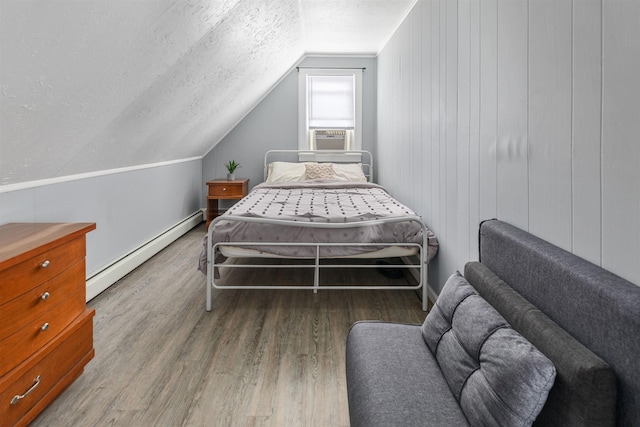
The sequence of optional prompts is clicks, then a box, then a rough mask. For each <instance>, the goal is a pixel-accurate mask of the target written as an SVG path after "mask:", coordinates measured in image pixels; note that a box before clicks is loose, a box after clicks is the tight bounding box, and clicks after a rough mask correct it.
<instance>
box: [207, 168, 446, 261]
mask: <svg viewBox="0 0 640 427" xmlns="http://www.w3.org/2000/svg"><path fill="white" fill-rule="evenodd" d="M230 215H233V216H239V217H250V218H270V219H277V220H286V221H297V222H316V223H323V224H326V223H354V226H353V227H348V228H339V229H328V228H309V227H301V226H295V225H293V226H292V225H280V224H278V225H266V224H258V223H248V222H234V221H218V222H217V223H216V224H215V228H214V229H213V234H212V240H213V242H214V243H215V242H279V243H289V242H314V243H328V242H333V243H350V242H369V243H417V244H422V243H423V238H422V235H423V231H422V227H421V225H420V224H419V223H418V222H416V221H405V222H398V223H392V224H379V225H368V226H366V227H363V226H358V225H357V223H358V222H362V221H370V220H378V219H384V218H398V217H407V216H414V217H416V218H417V217H418V216H417V215H416V213H415V212H413V211H412V210H411V209H409V208H408V207H406V206H404V205H403V204H401V203H400V202H398V201H397V200H395V199H394V198H393V197H391V196H390V195H389V193H387V192H386V190H385V189H384V188H383V187H381V186H380V185H377V184H372V183H366V182H362V183H360V182H338V181H332V180H313V181H306V182H295V183H263V184H259V185H257V186H256V187H254V188H253V190H252V191H251V192H250V193H249V195H248V196H247V197H245V198H244V199H242V200H241V201H239V202H238V203H236V204H235V205H234V206H233V207H232V208H231V209H229V210H228V211H227V212H226V213H225V216H230ZM428 245H429V248H428V258H429V259H431V258H432V257H433V256H434V255H435V254H436V252H437V249H438V241H437V239H436V237H435V235H434V234H433V233H432V232H431V231H430V230H429V231H428ZM204 246H205V249H206V246H207V245H206V244H205V245H204ZM252 249H256V250H259V251H262V252H265V253H270V254H274V255H280V256H287V257H300V258H304V257H313V256H314V255H315V247H310V246H306V247H305V246H289V245H282V246H267V245H264V246H254V247H252ZM377 249H379V247H372V246H369V247H366V246H365V247H363V246H329V247H322V248H321V252H320V256H322V257H340V256H350V255H355V254H361V253H367V252H372V251H374V250H377ZM205 262H206V255H205Z"/></svg>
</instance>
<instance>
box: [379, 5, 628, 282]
mask: <svg viewBox="0 0 640 427" xmlns="http://www.w3.org/2000/svg"><path fill="white" fill-rule="evenodd" d="M639 24H640V2H638V1H635V0H579V1H576V0H574V1H571V0H560V1H556V0H553V1H552V0H529V1H527V0H482V1H477V0H458V1H446V0H420V1H418V3H417V4H416V6H415V7H414V9H413V10H412V12H411V13H410V14H409V16H408V17H407V19H406V20H405V21H404V23H403V24H402V25H401V27H400V28H399V29H398V31H397V32H396V34H395V35H394V36H393V38H392V39H391V40H390V41H389V43H388V44H387V45H386V47H385V48H384V49H383V51H382V52H381V53H380V55H379V57H378V114H377V142H376V144H377V146H376V149H377V158H378V181H379V182H380V183H381V184H382V185H384V186H386V187H387V188H388V189H389V190H390V191H391V192H392V194H394V195H395V196H397V197H398V199H400V200H401V201H403V202H405V203H406V204H408V205H409V206H411V207H412V208H414V209H416V210H417V211H419V213H420V214H421V215H422V216H423V218H424V219H425V220H426V222H427V223H428V224H429V226H430V227H431V228H432V229H433V230H434V231H435V232H436V234H437V235H438V237H439V240H440V244H441V248H440V253H439V255H438V258H436V260H435V262H434V263H433V267H432V268H431V269H430V283H431V285H432V286H433V287H434V288H435V289H436V290H437V291H439V290H440V289H441V288H442V285H443V284H444V281H445V280H446V278H447V277H448V275H449V274H451V273H452V272H453V271H454V270H456V269H462V268H463V266H464V263H465V262H466V261H468V260H470V259H477V257H478V249H477V247H478V239H477V229H478V223H479V222H480V221H481V220H483V219H488V218H494V217H497V218H500V219H502V220H505V221H507V222H510V223H512V224H514V225H516V226H518V227H520V228H523V229H525V230H528V231H530V232H531V233H533V234H535V235H537V236H539V237H541V238H543V239H545V240H548V241H550V242H552V243H554V244H556V245H558V246H560V247H562V248H564V249H566V250H569V251H571V252H573V253H576V254H577V255H579V256H582V257H583V258H586V259H588V260H590V261H592V262H594V263H595V264H598V265H601V266H603V267H604V268H606V269H608V270H611V271H613V272H614V273H616V274H618V275H620V276H622V277H624V278H626V279H627V280H630V281H631V282H633V283H635V284H637V285H640V78H639V77H638V76H640V25H639Z"/></svg>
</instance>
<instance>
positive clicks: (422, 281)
mask: <svg viewBox="0 0 640 427" xmlns="http://www.w3.org/2000/svg"><path fill="white" fill-rule="evenodd" d="M220 221H240V222H255V223H261V224H269V225H277V226H283V227H291V226H295V227H310V228H322V229H327V228H331V229H345V228H357V227H367V226H375V225H381V224H391V223H401V222H407V221H411V222H415V223H418V224H419V225H420V227H421V228H422V244H417V243H399V242H389V243H384V242H383V243H379V242H376V243H369V242H348V243H309V242H305V243H303V242H294V243H289V242H287V243H282V242H281V243H265V242H246V241H243V242H216V243H215V244H214V245H213V246H211V243H210V242H212V233H213V230H214V227H215V226H216V224H217V223H218V222H220ZM428 238H429V230H428V228H427V226H426V225H425V224H424V222H423V221H422V219H421V218H420V217H418V216H406V217H394V218H384V219H376V220H370V221H360V222H357V223H354V222H345V223H316V222H300V221H286V220H277V219H264V218H253V217H241V216H233V215H223V216H219V217H217V218H216V219H214V220H213V222H212V223H211V225H210V226H209V229H208V230H207V245H208V250H207V284H206V288H207V290H206V293H207V295H206V298H207V299H206V309H207V311H211V308H212V302H213V288H216V289H225V288H226V289H307V290H313V291H314V292H317V291H318V290H319V289H359V290H367V289H395V290H418V289H422V293H421V295H422V309H423V310H424V311H427V304H428V297H427V291H428V286H427V277H428V263H429V246H428V243H429V242H428ZM257 246H259V247H261V248H264V247H265V246H305V247H307V248H309V247H311V248H314V251H313V252H314V253H315V256H314V257H313V259H314V260H315V261H314V263H313V264H307V265H299V264H292V265H281V264H280V265H278V266H277V268H307V269H313V276H314V280H313V283H311V284H306V285H303V284H300V285H299V286H278V285H270V284H252V285H243V286H233V285H220V284H218V283H216V279H215V274H214V271H215V269H216V268H219V267H224V268H274V267H276V266H265V265H257V264H241V265H229V264H223V263H216V261H215V260H216V254H217V253H218V252H219V251H220V250H221V249H222V248H223V247H241V248H251V247H257ZM330 246H341V247H360V248H365V249H364V250H363V252H364V253H363V254H359V255H358V257H359V258H379V257H380V255H378V254H379V252H377V250H378V249H380V248H388V247H402V248H407V249H415V252H416V255H417V259H418V261H417V262H415V263H409V264H403V265H395V266H392V268H399V269H411V270H413V271H417V272H418V275H417V276H418V277H419V280H418V283H417V284H416V285H407V286H398V285H392V286H391V285H368V284H358V285H344V286H343V285H334V284H332V285H322V284H321V283H320V270H321V269H327V268H377V267H379V266H378V265H362V264H339V265H338V264H330V263H322V264H321V263H320V260H321V259H322V257H321V249H322V248H325V247H330ZM368 248H371V251H369V249H368ZM261 256H262V257H269V254H265V253H264V251H262V253H261ZM274 257H278V258H283V257H282V256H274ZM305 258H306V259H309V257H305Z"/></svg>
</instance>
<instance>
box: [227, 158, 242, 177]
mask: <svg viewBox="0 0 640 427" xmlns="http://www.w3.org/2000/svg"><path fill="white" fill-rule="evenodd" d="M224 167H225V168H227V171H228V172H229V173H228V174H227V181H233V180H234V179H236V176H235V174H234V172H235V170H236V169H238V168H239V167H240V163H238V162H236V161H235V160H229V161H228V162H227V163H225V164H224Z"/></svg>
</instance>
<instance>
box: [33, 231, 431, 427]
mask: <svg viewBox="0 0 640 427" xmlns="http://www.w3.org/2000/svg"><path fill="white" fill-rule="evenodd" d="M204 234H205V229H204V225H200V226H198V227H196V228H194V229H193V230H191V231H190V232H189V233H187V234H186V235H185V236H183V237H182V238H180V239H179V240H177V241H176V242H174V243H173V244H172V245H171V246H169V247H168V248H166V249H165V250H163V251H162V252H160V253H159V254H157V255H156V256H155V257H153V258H152V259H150V260H149V261H147V262H146V263H145V264H143V265H142V266H140V267H139V268H138V269H136V270H135V271H133V272H132V273H130V274H129V275H128V276H126V277H125V278H124V279H122V280H121V281H119V282H118V283H117V284H116V285H114V286H112V287H111V288H109V289H108V290H107V291H105V292H104V293H103V294H101V295H99V296H98V297H96V298H95V299H93V300H92V301H91V302H90V303H89V306H90V307H93V308H95V309H96V317H95V320H94V346H95V349H96V356H95V358H94V359H93V360H92V361H91V362H90V363H89V364H88V365H87V367H86V368H85V372H84V373H83V374H82V376H81V377H80V378H79V379H78V380H77V381H76V382H75V383H74V384H72V385H71V386H70V387H69V388H68V389H67V390H66V391H65V392H64V393H63V394H62V395H61V396H60V397H59V398H58V399H57V400H56V401H55V402H54V403H53V404H52V405H51V406H50V407H49V408H47V409H46V410H45V411H44V412H43V413H42V414H41V415H40V416H39V417H38V418H37V419H36V420H35V421H34V422H33V423H32V426H348V425H349V411H348V405H347V394H346V382H345V370H344V353H345V342H346V336H347V332H348V330H349V326H350V325H351V324H352V323H353V322H355V321H356V320H362V319H380V320H389V321H398V322H412V323H419V322H422V321H423V320H424V317H425V315H426V314H425V313H424V312H422V310H421V304H420V300H419V298H418V297H417V295H416V293H415V292H413V291H383V290H376V291H338V290H331V291H320V292H319V293H317V294H314V293H313V292H311V291H306V290H302V291H300V290H272V291H262V290H259V291H256V290H254V291H248V290H214V304H213V311H212V312H210V313H208V312H206V311H205V299H204V297H205V289H204V286H205V277H204V275H202V274H201V273H200V272H199V271H197V270H196V263H197V258H198V254H199V252H200V248H201V240H202V237H203V236H204ZM227 270H228V269H227ZM234 271H238V270H234ZM241 271H243V272H244V273H241V274H246V275H247V280H252V279H253V278H255V277H254V275H258V276H260V278H262V279H263V280H264V279H265V278H266V279H267V280H271V279H270V278H269V277H265V275H264V273H255V272H250V271H247V270H241ZM278 271H279V270H278ZM234 274H235V273H234ZM273 274H275V275H276V276H277V275H280V277H279V278H280V279H287V280H293V281H296V274H298V273H297V270H287V271H285V272H276V273H273ZM340 274H342V277H343V279H344V278H346V280H351V279H353V276H349V274H355V275H356V276H361V275H371V276H372V277H371V278H370V279H371V280H383V281H384V280H388V279H385V278H384V276H382V275H380V274H379V273H377V272H376V271H375V270H373V271H370V272H367V271H363V270H358V271H357V272H356V273H340ZM276 279H277V277H276V278H274V279H273V280H276Z"/></svg>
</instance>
